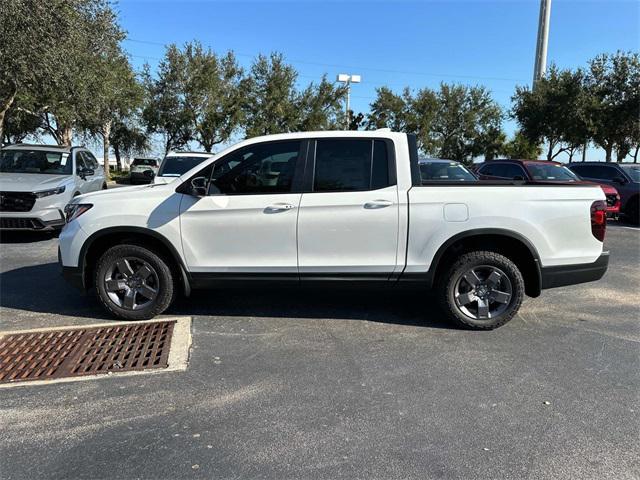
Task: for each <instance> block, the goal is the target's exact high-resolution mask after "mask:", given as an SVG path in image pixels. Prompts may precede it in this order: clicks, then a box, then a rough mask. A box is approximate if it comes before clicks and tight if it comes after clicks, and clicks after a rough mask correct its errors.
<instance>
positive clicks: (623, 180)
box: [611, 177, 627, 185]
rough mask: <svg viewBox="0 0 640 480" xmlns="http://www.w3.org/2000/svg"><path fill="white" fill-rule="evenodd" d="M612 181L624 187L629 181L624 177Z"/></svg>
mask: <svg viewBox="0 0 640 480" xmlns="http://www.w3.org/2000/svg"><path fill="white" fill-rule="evenodd" d="M611 181H612V182H613V183H617V184H618V185H624V184H625V183H627V180H626V179H625V178H624V177H614V178H613V180H611Z"/></svg>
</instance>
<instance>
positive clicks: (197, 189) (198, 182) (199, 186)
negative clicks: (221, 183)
mask: <svg viewBox="0 0 640 480" xmlns="http://www.w3.org/2000/svg"><path fill="white" fill-rule="evenodd" d="M208 183H209V179H208V178H207V177H196V178H194V179H192V180H191V191H190V192H189V193H190V194H191V195H193V196H194V197H204V196H206V195H207V184H208Z"/></svg>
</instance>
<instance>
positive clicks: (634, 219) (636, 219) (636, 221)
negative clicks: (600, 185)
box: [625, 197, 640, 225]
mask: <svg viewBox="0 0 640 480" xmlns="http://www.w3.org/2000/svg"><path fill="white" fill-rule="evenodd" d="M625 217H626V220H627V221H628V222H629V223H632V224H633V225H640V197H634V198H632V199H631V200H629V201H628V202H627V208H625Z"/></svg>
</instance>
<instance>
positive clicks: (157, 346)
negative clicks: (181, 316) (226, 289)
mask: <svg viewBox="0 0 640 480" xmlns="http://www.w3.org/2000/svg"><path fill="white" fill-rule="evenodd" d="M175 323H176V322H175V321H164V322H145V323H140V324H127V325H120V326H108V327H105V326H102V327H87V328H77V329H67V330H51V331H40V332H24V333H12V334H8V335H4V336H0V384H3V383H13V382H23V381H30V380H50V379H58V378H69V377H79V376H83V375H99V374H107V373H114V372H126V371H136V370H147V369H158V368H166V367H167V366H168V359H169V350H170V347H171V336H172V334H173V329H174V325H175Z"/></svg>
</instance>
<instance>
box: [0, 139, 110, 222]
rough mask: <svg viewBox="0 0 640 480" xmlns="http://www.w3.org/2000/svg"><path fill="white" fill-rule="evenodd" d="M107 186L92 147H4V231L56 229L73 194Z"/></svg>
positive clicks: (0, 169) (0, 188) (0, 200)
mask: <svg viewBox="0 0 640 480" xmlns="http://www.w3.org/2000/svg"><path fill="white" fill-rule="evenodd" d="M106 188H107V183H106V181H105V177H104V170H103V169H102V167H101V166H100V165H99V164H98V161H97V160H96V158H95V157H94V155H93V153H91V152H90V151H89V150H88V149H86V148H84V147H60V146H47V145H26V144H17V145H11V146H8V147H4V148H3V149H2V150H0V229H2V230H55V229H59V228H62V226H63V225H64V223H65V217H64V207H65V205H67V203H69V202H70V201H71V199H72V198H73V197H75V196H78V195H81V194H84V193H89V192H94V191H96V190H102V189H106Z"/></svg>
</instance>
